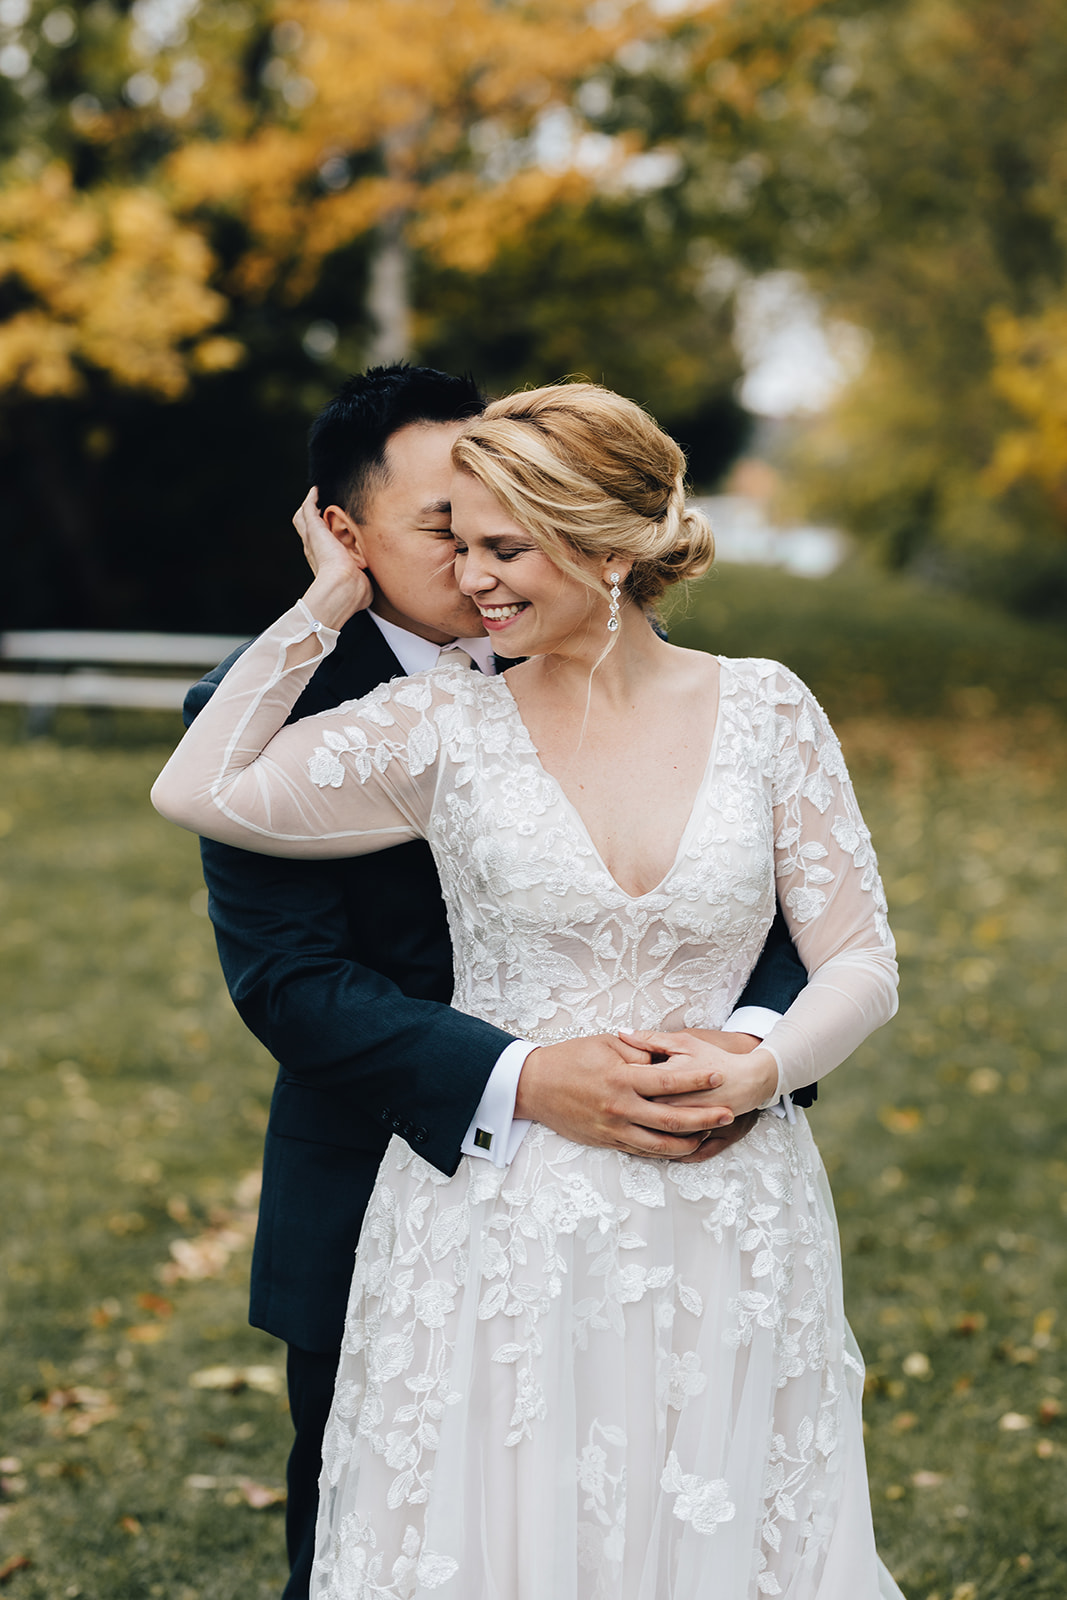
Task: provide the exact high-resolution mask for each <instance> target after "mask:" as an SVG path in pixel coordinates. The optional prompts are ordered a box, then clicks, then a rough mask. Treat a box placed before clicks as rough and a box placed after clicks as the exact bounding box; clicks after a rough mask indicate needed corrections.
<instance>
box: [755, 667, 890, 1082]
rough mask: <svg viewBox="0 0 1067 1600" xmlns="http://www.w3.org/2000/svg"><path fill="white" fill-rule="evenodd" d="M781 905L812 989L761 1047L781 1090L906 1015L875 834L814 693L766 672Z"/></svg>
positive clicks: (809, 1078)
mask: <svg viewBox="0 0 1067 1600" xmlns="http://www.w3.org/2000/svg"><path fill="white" fill-rule="evenodd" d="M767 667H768V669H769V670H770V671H771V673H772V676H771V680H770V683H769V684H767V685H766V690H767V692H768V698H767V707H768V714H769V715H771V716H773V718H774V728H773V734H774V744H775V750H776V756H775V765H774V773H773V782H772V795H773V802H774V855H775V875H776V878H777V884H778V898H779V901H780V903H781V906H782V910H783V912H784V914H785V919H786V923H787V925H788V927H789V931H790V933H791V934H792V936H793V941H794V943H795V945H796V947H797V951H798V952H799V954H800V957H801V960H802V961H803V963H804V965H805V967H806V968H807V970H808V974H809V978H808V983H807V986H806V987H805V988H804V989H803V990H802V992H801V993H800V994H799V995H798V997H797V999H796V1000H794V1002H793V1004H792V1005H791V1006H790V1007H789V1010H788V1011H787V1012H786V1014H785V1016H784V1017H783V1018H782V1020H781V1021H780V1022H778V1023H777V1024H776V1025H775V1027H774V1028H773V1029H772V1030H771V1032H770V1033H769V1034H768V1035H767V1038H766V1039H765V1040H764V1043H765V1045H766V1046H767V1048H768V1049H769V1050H770V1051H771V1053H772V1054H773V1055H774V1057H775V1060H776V1061H777V1062H778V1070H779V1085H778V1092H779V1093H786V1092H789V1091H791V1090H793V1089H796V1088H799V1087H800V1086H801V1085H804V1084H810V1083H814V1082H815V1081H816V1080H817V1079H819V1078H821V1077H824V1076H825V1074H826V1073H827V1072H829V1071H831V1069H832V1068H834V1067H836V1066H837V1065H839V1063H840V1062H842V1061H844V1060H845V1058H846V1057H847V1056H849V1055H851V1054H852V1052H853V1050H855V1049H856V1047H857V1046H858V1045H859V1044H861V1043H862V1041H863V1040H864V1039H865V1038H866V1037H867V1035H868V1034H870V1033H873V1032H874V1030H875V1029H876V1028H880V1027H881V1026H882V1024H883V1023H886V1022H888V1021H889V1019H890V1017H892V1016H893V1015H894V1013H895V1011H896V1009H897V993H896V991H897V966H896V960H895V948H894V945H893V938H892V934H891V933H890V931H889V924H888V921H887V919H886V901H885V894H884V891H883V889H882V881H881V879H880V877H879V875H878V863H877V861H876V859H875V854H874V850H873V848H872V846H871V837H870V834H869V832H868V831H867V827H866V824H865V823H864V821H863V817H862V816H861V814H860V809H859V805H858V803H857V801H856V796H855V792H854V790H853V788H852V784H851V781H850V779H849V776H848V771H847V769H846V767H845V762H844V757H843V756H842V753H841V746H840V745H839V743H838V741H837V738H836V736H835V734H834V732H833V729H832V728H831V727H830V724H829V722H828V721H827V718H826V714H825V713H824V711H823V710H822V708H821V706H820V705H819V704H818V702H817V701H816V700H815V698H814V696H813V695H812V694H811V693H810V691H809V690H808V689H807V688H805V686H804V685H803V684H802V683H801V682H800V680H799V679H798V678H797V677H795V676H794V674H793V673H791V672H789V671H788V670H787V669H786V668H784V667H780V666H777V665H776V664H772V663H767Z"/></svg>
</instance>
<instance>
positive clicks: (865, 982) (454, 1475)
mask: <svg viewBox="0 0 1067 1600" xmlns="http://www.w3.org/2000/svg"><path fill="white" fill-rule="evenodd" d="M309 631H311V619H310V618H309V616H308V613H307V612H306V610H305V609H304V608H303V607H302V606H297V607H295V608H294V609H293V611H291V612H289V613H287V615H286V616H285V617H283V618H282V619H281V620H280V621H279V623H277V624H276V625H275V627H274V628H272V629H271V630H269V631H268V633H267V634H266V635H264V637H263V638H262V639H261V640H260V641H259V642H258V643H257V644H256V645H255V646H253V647H252V648H251V649H250V650H249V651H248V652H247V653H246V654H245V655H244V656H243V657H242V659H241V660H240V661H239V662H238V664H237V665H236V666H235V667H234V668H233V669H232V671H231V672H230V674H229V675H228V676H227V678H226V679H225V681H224V683H223V684H222V686H221V687H220V689H219V690H218V691H217V693H216V694H215V696H214V698H213V699H212V701H211V703H210V705H209V707H208V708H207V709H206V710H205V711H204V712H203V713H202V714H201V716H200V718H199V719H198V720H197V722H196V724H195V725H194V728H193V730H192V732H191V733H190V735H188V736H187V739H186V741H185V743H184V744H183V745H182V746H181V747H180V749H179V751H178V752H177V753H176V755H175V756H174V757H173V758H172V761H171V763H170V764H169V765H168V768H167V769H166V771H165V773H164V774H163V776H162V777H161V779H160V781H159V783H158V784H157V787H156V791H155V798H156V801H157V804H158V805H159V806H160V809H161V810H163V811H164V813H165V814H166V815H169V816H171V817H172V818H173V819H174V820H175V821H179V822H182V823H183V824H184V825H185V826H187V827H191V828H193V829H194V830H196V831H198V832H201V833H206V834H209V835H212V836H213V837H215V838H219V839H222V840H224V841H225V842H227V843H230V844H236V845H239V846H243V847H245V848H251V849H258V850H263V851H266V852H268V853H274V854H283V855H290V854H291V855H306V856H331V855H333V856H336V855H346V854H354V853H358V852H361V851H365V850H373V849H375V848H380V847H382V846H384V845H387V844H394V843H397V842H399V841H401V840H404V839H410V838H414V837H422V838H426V839H428V840H429V842H430V845H431V846H432V849H433V852H434V855H435V858H436V860H437V864H438V867H439V869H440V876H441V885H442V889H443V892H444V896H445V900H446V903H447V906H448V912H449V918H450V925H451V929H452V935H453V940H454V945H455V970H456V989H455V999H454V1001H453V1004H454V1005H456V1006H457V1007H459V1008H460V1009H461V1010H463V1011H467V1012H469V1013H471V1014H474V1015H477V1016H480V1017H484V1018H486V1019H488V1020H489V1021H491V1022H493V1023H496V1024H497V1025H498V1026H500V1027H501V1028H504V1029H506V1030H507V1031H508V1032H510V1033H512V1034H515V1035H517V1036H522V1037H525V1038H528V1039H534V1040H536V1041H540V1042H548V1041H553V1040H557V1039H562V1038H567V1037H573V1036H575V1035H579V1034H593V1033H599V1032H605V1031H609V1030H615V1029H618V1028H620V1027H627V1028H631V1027H635V1028H645V1027H657V1028H660V1027H662V1028H670V1029H674V1028H684V1027H691V1026H692V1027H708V1028H715V1027H718V1026H720V1025H721V1024H722V1022H723V1021H724V1020H725V1018H726V1016H727V1015H728V1013H729V1011H730V1010H731V1007H732V1005H733V1003H734V1001H735V999H736V997H737V996H738V994H739V993H740V991H741V989H742V988H743V986H744V983H745V980H746V978H747V976H748V973H749V971H750V970H751V968H752V966H753V964H754V962H755V960H756V957H757V955H758V953H759V950H760V947H761V945H762V942H763V939H764V935H765V934H766V931H767V928H768V926H769V924H770V921H771V917H772V913H773V909H774V900H775V891H776V884H777V892H778V895H779V896H780V898H781V901H782V904H783V906H784V908H785V911H786V915H787V917H788V919H789V923H790V926H791V929H792V931H793V934H794V937H795V939H796V942H797V945H798V948H799V950H800V953H801V955H802V957H803V959H804V961H805V964H806V966H807V967H808V969H809V972H810V973H811V981H810V982H809V984H808V987H807V988H806V990H805V991H804V993H803V994H802V996H801V997H800V999H798V1001H797V1002H796V1003H795V1004H794V1005H793V1006H792V1007H791V1008H790V1010H789V1012H788V1013H787V1015H786V1017H785V1018H784V1019H783V1020H782V1022H781V1023H779V1024H778V1025H777V1026H776V1027H775V1029H774V1032H773V1034H771V1035H770V1037H769V1040H768V1043H769V1045H770V1047H771V1048H772V1050H773V1051H774V1054H775V1056H776V1057H777V1059H778V1061H779V1064H780V1084H781V1087H782V1088H783V1089H788V1088H789V1087H791V1086H792V1087H794V1088H795V1087H797V1086H798V1085H800V1084H801V1083H806V1082H810V1081H811V1080H812V1079H814V1078H817V1077H819V1076H821V1075H822V1074H823V1073H824V1072H826V1071H828V1070H829V1069H830V1068H831V1067H833V1066H834V1065H836V1064H837V1063H838V1062H839V1061H841V1060H842V1059H843V1058H844V1057H845V1056H846V1055H848V1054H849V1053H850V1052H851V1051H852V1050H853V1049H854V1048H855V1046H856V1045H857V1044H858V1043H859V1042H860V1040H861V1039H862V1038H864V1037H865V1035H866V1034H867V1033H869V1032H870V1031H871V1030H872V1029H873V1028H874V1027H876V1026H878V1025H879V1024H881V1023H882V1022H884V1021H885V1020H886V1019H887V1018H888V1017H889V1016H890V1015H892V1012H893V1009H894V1007H895V967H894V963H893V949H892V942H891V939H890V936H889V932H888V928H887V926H886V921H885V902H884V898H883V895H882V889H881V884H880V881H879V878H878V873H877V867H876V864H875V860H874V855H873V853H872V850H871V847H870V843H869V837H868V834H867V831H866V829H865V827H864V825H863V821H862V818H861V817H860V814H859V810H858V808H857V805H856V800H855V797H854V795H853V792H852V788H851V786H850V784H849V781H848V776H847V773H846V771H845V767H844V764H843V761H842V758H841V753H840V748H839V746H838V744H837V741H836V740H835V738H834V736H833V733H832V732H831V730H830V728H829V725H828V724H827V722H826V719H825V716H824V715H823V713H822V711H821V710H820V709H819V707H818V705H817V704H816V702H815V701H814V699H813V698H812V696H811V695H810V694H809V692H808V691H807V690H806V689H805V688H804V686H803V685H802V684H801V683H800V682H799V680H798V679H797V678H796V677H795V676H794V675H793V674H792V673H790V672H789V671H787V670H786V669H785V668H783V667H780V666H778V665H777V664H775V663H773V662H767V661H732V660H723V661H722V662H721V691H720V700H719V708H718V714H717V722H716V728H715V733H714V743H713V745H712V749H711V754H710V757H709V760H708V764H707V769H706V771H705V774H704V777H703V780H702V782H701V785H700V788H699V791H698V793H697V795H696V799H695V801H694V805H693V809H692V814H691V816H690V819H689V822H688V824H687V826H686V829H685V832H684V834H683V836H682V838H681V840H680V842H679V845H678V850H677V854H676V857H675V860H674V864H673V866H672V867H671V869H670V871H669V872H668V873H667V875H666V877H665V878H664V879H663V881H662V882H661V883H660V884H659V885H658V886H657V888H655V889H654V890H652V891H651V892H649V893H647V894H644V895H640V896H636V897H635V896H631V895H628V894H626V893H624V892H623V891H622V890H621V889H620V888H619V886H618V884H617V883H615V882H614V881H613V879H612V878H611V876H610V874H609V873H608V871H607V869H606V868H605V866H604V864H603V862H602V861H601V860H600V858H599V856H598V855H597V852H596V850H595V848H594V847H593V844H592V842H591V840H590V837H589V835H588V833H587V831H586V829H585V827H584V826H583V824H582V821H581V818H580V816H579V815H578V813H577V812H576V811H575V809H574V807H573V806H572V805H571V804H570V802H569V801H568V800H567V799H566V798H565V796H564V794H563V792H562V790H561V788H560V786H559V784H558V783H557V782H556V781H555V780H554V779H553V778H552V777H550V776H549V775H548V773H546V772H545V770H544V769H543V768H542V766H541V765H540V763H539V761H538V757H537V752H536V750H535V749H534V747H533V745H532V744H531V742H530V739H529V736H528V734H527V732H526V729H525V726H524V724H523V722H522V720H521V718H520V716H519V714H518V710H517V707H516V704H515V701H514V699H513V698H512V695H511V692H510V690H509V688H508V685H507V683H506V681H505V680H504V679H503V678H485V677H482V676H481V675H480V674H478V673H475V672H469V671H464V670H462V669H457V668H455V667H453V668H449V667H447V666H441V667H439V668H437V669H436V670H435V671H433V672H430V673H427V674H423V675H421V676H419V677H415V678H410V679H402V680H397V681H395V682H394V683H391V684H387V685H383V686H382V687H381V688H380V689H378V690H376V691H375V692H374V693H373V694H371V695H369V696H368V697H366V698H365V699H363V700H361V701H359V702H354V703H352V704H350V705H348V706H345V707H341V708H339V709H338V710H336V711H334V712H330V713H328V714H326V715H322V716H315V717H312V718H309V719H307V720H306V721H303V722H298V723H294V724H291V725H290V726H288V727H285V728H282V729H281V731H280V732H279V731H277V730H279V728H281V724H282V723H283V722H284V719H285V717H286V715H287V714H288V711H289V709H290V708H291V706H292V704H293V702H294V701H295V699H296V697H297V695H298V694H299V692H300V690H301V688H302V687H303V685H304V683H305V682H306V681H307V679H308V677H309V676H310V674H311V672H312V671H313V670H314V666H315V665H316V663H315V662H312V663H309V664H308V665H306V666H302V667H299V668H294V669H290V670H289V671H286V670H285V659H286V647H287V645H288V644H291V643H293V642H294V641H296V640H298V639H301V638H306V637H307V635H308V633H309ZM315 631H316V632H318V633H319V636H320V640H321V642H322V648H323V651H324V652H325V651H328V650H329V649H330V648H332V644H333V640H334V638H335V637H336V636H335V635H333V634H331V633H330V632H329V631H328V630H326V629H321V628H319V627H318V626H317V625H315ZM320 659H321V657H320ZM268 741H269V742H268ZM264 746H266V750H265V753H264V754H263V755H260V751H261V750H263V749H264ZM654 803H655V797H654V796H650V804H654ZM861 1383H862V1366H861V1363H860V1358H859V1353H858V1351H857V1349H856V1347H855V1344H854V1343H853V1340H852V1336H851V1334H850V1331H849V1328H848V1325H847V1323H846V1320H845V1315H844V1309H843V1305H842V1287H841V1263H840V1256H839V1251H838V1243H837V1233H836V1227H835V1222H834V1214H833V1206H832V1202H831V1198H830V1193H829V1189H828V1187H827V1182H826V1176H825V1173H824V1170H823V1166H822V1163H821V1161H820V1159H819V1155H818V1151H817V1150H816V1148H815V1145H814V1143H813V1141H812V1138H811V1134H810V1132H809V1129H808V1125H807V1122H806V1120H805V1118H804V1115H803V1113H800V1114H799V1115H797V1117H796V1120H795V1122H791V1121H789V1120H785V1119H780V1118H778V1117H776V1116H774V1115H772V1114H770V1113H768V1114H765V1115H764V1116H762V1117H761V1118H760V1119H759V1121H758V1123H757V1126H756V1128H755V1130H754V1131H753V1132H752V1133H751V1134H750V1135H749V1136H748V1137H747V1138H745V1139H744V1140H742V1141H740V1142H739V1143H737V1144H736V1145H734V1146H733V1147H732V1148H731V1149H730V1150H729V1151H728V1152H727V1153H725V1154H724V1155H722V1156H720V1157H718V1158H716V1159H713V1160H710V1161H708V1162H706V1163H705V1164H703V1165H696V1166H688V1165H685V1166H682V1165H676V1164H672V1163H670V1162H667V1161H656V1160H645V1159H638V1158H634V1157H629V1156H625V1155H621V1154H616V1153H614V1152H612V1151H605V1150H594V1149H587V1148H585V1147H582V1146H578V1145H574V1144H571V1143H568V1141H567V1140H565V1139H563V1138H560V1137H559V1136H558V1135H556V1134H554V1133H551V1132H549V1131H548V1130H547V1129H545V1128H542V1127H536V1126H535V1127H534V1128H532V1129H531V1131H530V1132H529V1133H528V1134H527V1136H526V1138H525V1140H524V1141H523V1144H522V1146H521V1147H520V1150H519V1153H518V1155H517V1157H516V1159H515V1160H514V1162H513V1163H512V1165H511V1167H510V1168H509V1169H508V1170H506V1171H505V1170H499V1169H497V1168H495V1167H493V1166H491V1165H490V1164H489V1163H488V1162H486V1161H480V1160H477V1159H470V1158H466V1157H465V1158H463V1159H462V1160H461V1162H460V1166H459V1169H458V1171H457V1172H456V1174H455V1176H454V1177H452V1178H446V1177H444V1176H443V1175H442V1174H441V1173H440V1172H438V1171H437V1170H436V1169H435V1168H433V1167H431V1166H429V1165H428V1164H427V1163H426V1162H425V1161H424V1160H422V1159H421V1158H420V1157H418V1156H416V1155H414V1154H413V1153H412V1151H411V1150H410V1149H409V1147H408V1146H407V1145H406V1144H404V1143H403V1142H402V1141H401V1140H399V1139H394V1140H393V1142H392V1144H391V1145H390V1147H389V1150H388V1152H387V1154H386V1156H385V1159H384V1161H383V1163H382V1167H381V1171H380V1174H379V1178H378V1183H377V1186H376V1188H375V1191H374V1195H373V1198H372V1200H371V1204H370V1209H369V1211H368V1214H367V1219H366V1223H365V1226H364V1230H363V1235H362V1238H361V1241H360V1246H359V1251H358V1254H357V1258H356V1266H355V1274H354V1278H353V1283H352V1292H351V1298H350V1301H349V1308H348V1320H347V1327H346V1331H345V1338H344V1347H343V1353H342V1356H341V1363H340V1368H339V1371H338V1376H337V1387H336V1394H335V1399H334V1406H333V1412H332V1415H331V1418H330V1423H329V1426H328V1428H327V1432H326V1439H325V1446H324V1460H323V1475H322V1484H321V1504H320V1513H319V1537H318V1552H317V1560H316V1565H315V1573H314V1577H313V1581H312V1595H313V1596H314V1597H315V1600H342V1597H343V1600H402V1597H403V1600H411V1597H422V1596H427V1595H429V1594H431V1593H432V1594H433V1595H435V1596H437V1595H440V1596H441V1597H442V1600H748V1597H753V1600H755V1597H758V1596H761V1595H783V1596H788V1597H789V1600H888V1597H897V1600H899V1596H900V1591H899V1590H898V1589H897V1587H896V1585H895V1584H894V1583H893V1581H892V1579H891V1578H890V1577H889V1575H888V1573H887V1572H886V1571H885V1568H884V1567H883V1566H882V1565H881V1563H880V1562H879V1560H878V1558H877V1555H876V1553H875V1548H874V1538H873V1532H872V1525H871V1513H870V1506H869V1500H868V1492H867V1480H866V1471H865V1466H864V1456H863V1440H862V1432H861V1422H860V1390H861Z"/></svg>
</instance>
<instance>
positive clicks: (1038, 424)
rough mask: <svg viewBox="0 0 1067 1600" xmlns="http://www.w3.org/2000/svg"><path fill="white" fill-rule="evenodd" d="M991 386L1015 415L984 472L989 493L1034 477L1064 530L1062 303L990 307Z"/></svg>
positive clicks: (1066, 466) (1066, 461)
mask: <svg viewBox="0 0 1067 1600" xmlns="http://www.w3.org/2000/svg"><path fill="white" fill-rule="evenodd" d="M989 334H990V340H991V342H992V346H993V353H994V357H995V361H994V366H993V375H992V382H993V386H994V388H995V389H996V391H997V392H998V394H1000V395H1001V396H1002V397H1003V398H1004V399H1005V400H1007V402H1008V404H1009V405H1010V406H1011V407H1012V409H1013V411H1015V412H1016V413H1017V415H1018V417H1019V420H1020V425H1019V426H1017V427H1013V428H1009V429H1006V430H1005V432H1004V433H1002V434H1001V436H1000V438H999V439H998V441H997V446H996V453H995V455H994V457H993V460H992V462H991V464H990V466H989V469H988V471H987V472H986V474H985V482H986V484H987V487H988V488H989V489H990V491H991V492H992V493H994V494H1000V493H1003V492H1004V491H1005V490H1007V489H1010V488H1012V487H1014V485H1016V484H1019V483H1024V482H1030V483H1034V484H1036V485H1038V486H1039V488H1040V489H1041V490H1042V491H1043V492H1044V494H1045V495H1046V496H1047V498H1048V500H1049V501H1050V503H1051V505H1052V507H1053V510H1054V513H1055V516H1056V519H1057V521H1058V522H1059V525H1060V527H1061V529H1062V530H1063V532H1064V533H1067V306H1065V305H1063V304H1059V305H1053V306H1051V307H1049V309H1048V310H1047V311H1045V312H1043V313H1042V314H1041V315H1039V316H1035V317H1013V316H1012V315H1010V313H1008V312H1007V311H1004V310H1000V311H998V312H995V313H993V315H992V316H991V317H990V321H989Z"/></svg>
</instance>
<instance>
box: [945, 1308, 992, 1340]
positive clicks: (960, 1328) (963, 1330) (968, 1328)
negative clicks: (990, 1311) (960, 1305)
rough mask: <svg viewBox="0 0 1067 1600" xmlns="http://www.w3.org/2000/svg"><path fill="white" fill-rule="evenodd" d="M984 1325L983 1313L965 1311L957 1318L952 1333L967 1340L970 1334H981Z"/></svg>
mask: <svg viewBox="0 0 1067 1600" xmlns="http://www.w3.org/2000/svg"><path fill="white" fill-rule="evenodd" d="M985 1325H986V1318H985V1313H984V1312H982V1311H965V1312H964V1313H963V1314H962V1316H959V1317H957V1319H956V1324H955V1327H954V1329H953V1332H955V1333H959V1334H962V1335H963V1337H964V1338H969V1337H970V1335H971V1334H972V1333H981V1331H982V1329H983V1328H984V1327H985Z"/></svg>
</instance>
